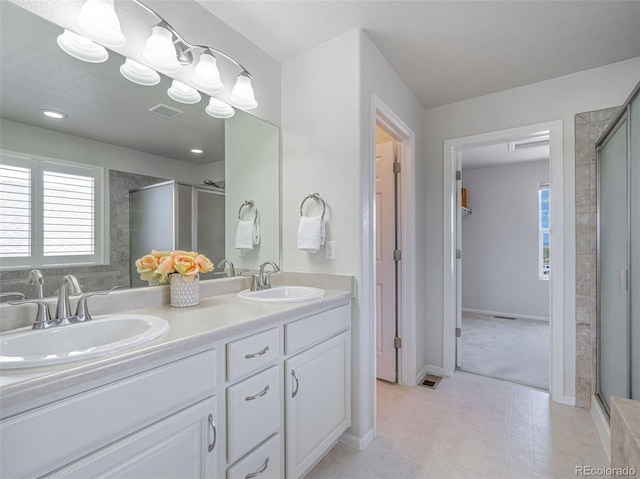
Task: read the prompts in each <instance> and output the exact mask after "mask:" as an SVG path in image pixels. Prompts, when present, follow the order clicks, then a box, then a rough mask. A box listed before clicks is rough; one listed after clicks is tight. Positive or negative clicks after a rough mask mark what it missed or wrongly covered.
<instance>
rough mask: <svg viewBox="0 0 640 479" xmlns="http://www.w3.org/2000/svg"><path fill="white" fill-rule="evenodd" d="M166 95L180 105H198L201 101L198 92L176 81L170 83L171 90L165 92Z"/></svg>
mask: <svg viewBox="0 0 640 479" xmlns="http://www.w3.org/2000/svg"><path fill="white" fill-rule="evenodd" d="M167 95H169V97H170V98H171V99H173V100H175V101H178V102H180V103H186V104H187V105H191V104H193V103H198V102H199V101H200V100H201V99H202V97H201V96H200V93H199V92H198V90H196V89H195V88H192V87H190V86H189V85H185V84H184V83H182V82H179V81H178V80H173V81H172V82H171V88H169V89H168V90H167Z"/></svg>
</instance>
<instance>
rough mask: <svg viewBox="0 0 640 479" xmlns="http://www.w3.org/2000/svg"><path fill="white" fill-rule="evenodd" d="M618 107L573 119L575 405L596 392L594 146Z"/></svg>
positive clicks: (588, 402) (587, 401) (586, 405)
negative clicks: (574, 130) (574, 180)
mask: <svg viewBox="0 0 640 479" xmlns="http://www.w3.org/2000/svg"><path fill="white" fill-rule="evenodd" d="M619 111H620V107H613V108H606V109H604V110H597V111H591V112H585V113H578V114H577V115H576V116H575V127H576V147H575V151H576V323H577V324H576V406H578V407H583V408H587V409H588V408H590V407H591V396H592V395H593V394H595V391H596V311H597V310H596V284H597V283H596V264H597V258H596V252H597V241H596V240H597V217H596V213H597V208H598V207H597V199H598V198H597V188H596V187H597V173H596V148H595V144H596V141H598V138H599V137H600V135H602V133H603V132H604V130H605V129H606V128H607V126H609V124H610V123H611V121H612V120H613V119H614V118H615V117H616V115H617V114H618V112H619Z"/></svg>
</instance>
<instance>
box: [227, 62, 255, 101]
mask: <svg viewBox="0 0 640 479" xmlns="http://www.w3.org/2000/svg"><path fill="white" fill-rule="evenodd" d="M229 101H230V102H231V104H232V105H233V106H237V107H238V108H244V109H246V110H251V109H253V108H255V107H257V106H258V103H257V102H256V97H255V94H254V93H253V88H252V87H251V76H250V75H249V74H248V73H247V72H246V71H243V72H242V73H240V75H238V79H237V80H236V84H235V85H234V87H233V90H231V97H229Z"/></svg>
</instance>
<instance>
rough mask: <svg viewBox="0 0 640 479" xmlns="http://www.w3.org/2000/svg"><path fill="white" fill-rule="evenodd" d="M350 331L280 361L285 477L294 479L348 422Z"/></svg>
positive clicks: (323, 452) (306, 469) (335, 439)
mask: <svg viewBox="0 0 640 479" xmlns="http://www.w3.org/2000/svg"><path fill="white" fill-rule="evenodd" d="M350 345H351V335H350V333H349V332H348V331H347V332H344V333H342V334H340V335H338V336H335V337H333V338H331V339H329V340H327V341H325V342H323V343H320V344H319V345H317V346H314V347H313V348H311V349H309V350H307V351H305V352H303V353H300V354H298V355H297V356H293V357H292V358H290V359H287V360H286V361H285V384H286V386H285V398H286V401H285V408H286V412H285V415H286V436H285V438H286V477H287V479H297V478H299V477H302V476H303V475H304V474H306V473H307V471H308V470H309V469H310V468H311V467H312V466H313V465H314V464H315V463H316V462H317V461H318V460H319V459H320V458H321V457H322V456H324V455H325V454H326V453H327V452H328V451H329V449H331V447H333V444H334V443H335V442H336V441H337V440H338V438H339V437H340V436H341V435H342V433H343V432H344V431H346V429H347V428H348V427H349V426H350V425H351V368H350V358H351V352H350Z"/></svg>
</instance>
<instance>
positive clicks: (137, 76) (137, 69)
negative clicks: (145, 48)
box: [120, 58, 160, 86]
mask: <svg viewBox="0 0 640 479" xmlns="http://www.w3.org/2000/svg"><path fill="white" fill-rule="evenodd" d="M120 73H121V74H122V76H123V77H125V78H126V79H127V80H129V81H131V82H133V83H137V84H138V85H143V86H153V85H157V84H158V83H160V75H159V74H158V72H157V71H155V70H152V69H151V68H149V67H147V66H144V65H143V64H142V63H138V62H136V61H134V60H132V59H131V58H127V59H126V60H125V62H124V63H123V64H122V65H121V66H120Z"/></svg>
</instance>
